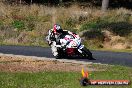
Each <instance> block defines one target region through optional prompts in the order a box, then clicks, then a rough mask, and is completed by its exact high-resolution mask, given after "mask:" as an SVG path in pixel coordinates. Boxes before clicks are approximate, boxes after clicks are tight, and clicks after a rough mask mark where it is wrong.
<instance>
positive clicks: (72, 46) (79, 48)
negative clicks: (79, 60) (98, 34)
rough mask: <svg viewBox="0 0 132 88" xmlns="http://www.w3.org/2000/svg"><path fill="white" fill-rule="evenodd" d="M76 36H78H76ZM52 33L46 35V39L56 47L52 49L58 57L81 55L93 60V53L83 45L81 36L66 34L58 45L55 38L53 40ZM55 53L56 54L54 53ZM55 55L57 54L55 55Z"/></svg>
mask: <svg viewBox="0 0 132 88" xmlns="http://www.w3.org/2000/svg"><path fill="white" fill-rule="evenodd" d="M75 36H76V37H75ZM50 37H51V35H50V33H49V34H48V36H47V37H46V40H47V41H48V43H49V45H50V46H51V49H52V47H54V49H52V52H54V53H56V55H57V57H56V58H66V57H73V56H79V57H80V56H81V57H85V58H88V59H91V60H93V59H94V58H93V56H92V53H91V52H90V51H89V49H87V48H86V47H84V45H82V42H81V38H80V37H79V35H75V34H74V35H65V36H64V37H63V38H61V39H60V40H59V41H60V45H57V44H56V42H55V41H54V40H51V38H50ZM53 55H54V54H53ZM54 56H55V55H54Z"/></svg>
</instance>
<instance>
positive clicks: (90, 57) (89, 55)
mask: <svg viewBox="0 0 132 88" xmlns="http://www.w3.org/2000/svg"><path fill="white" fill-rule="evenodd" d="M82 52H83V54H84V56H86V57H88V59H90V60H95V58H93V55H92V53H91V52H90V50H89V49H87V48H86V47H84V48H82Z"/></svg>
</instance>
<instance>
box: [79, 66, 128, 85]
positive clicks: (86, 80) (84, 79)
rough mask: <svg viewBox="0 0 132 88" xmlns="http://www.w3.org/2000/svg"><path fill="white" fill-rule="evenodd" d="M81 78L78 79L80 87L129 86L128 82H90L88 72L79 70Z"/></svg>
mask: <svg viewBox="0 0 132 88" xmlns="http://www.w3.org/2000/svg"><path fill="white" fill-rule="evenodd" d="M81 73H82V78H81V79H80V84H81V85H82V86H88V85H129V84H130V81H129V80H91V79H89V78H88V77H89V73H88V71H86V72H84V69H83V68H82V70H81Z"/></svg>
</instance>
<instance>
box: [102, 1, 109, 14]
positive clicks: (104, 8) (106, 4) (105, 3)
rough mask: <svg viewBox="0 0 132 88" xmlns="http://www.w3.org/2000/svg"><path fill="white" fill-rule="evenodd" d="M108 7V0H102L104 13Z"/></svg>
mask: <svg viewBox="0 0 132 88" xmlns="http://www.w3.org/2000/svg"><path fill="white" fill-rule="evenodd" d="M108 6H109V0H102V11H103V12H105V11H106V10H107V8H108Z"/></svg>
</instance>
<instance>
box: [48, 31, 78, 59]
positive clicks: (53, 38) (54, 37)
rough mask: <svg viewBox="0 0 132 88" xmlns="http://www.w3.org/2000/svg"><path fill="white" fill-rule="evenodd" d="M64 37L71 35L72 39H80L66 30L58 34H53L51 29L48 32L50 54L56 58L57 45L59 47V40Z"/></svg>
mask: <svg viewBox="0 0 132 88" xmlns="http://www.w3.org/2000/svg"><path fill="white" fill-rule="evenodd" d="M66 35H71V36H72V37H73V38H74V39H77V38H80V37H79V36H78V35H77V34H75V33H73V32H70V31H67V30H63V31H62V32H60V33H55V32H54V31H53V29H50V30H49V36H48V37H47V40H50V41H49V45H50V46H51V50H52V53H53V55H54V56H55V57H57V56H58V52H57V45H61V43H60V39H63V38H64V37H65V36H66ZM67 44H68V43H67ZM67 44H66V45H67ZM66 45H65V46H66ZM65 46H63V47H65Z"/></svg>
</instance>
